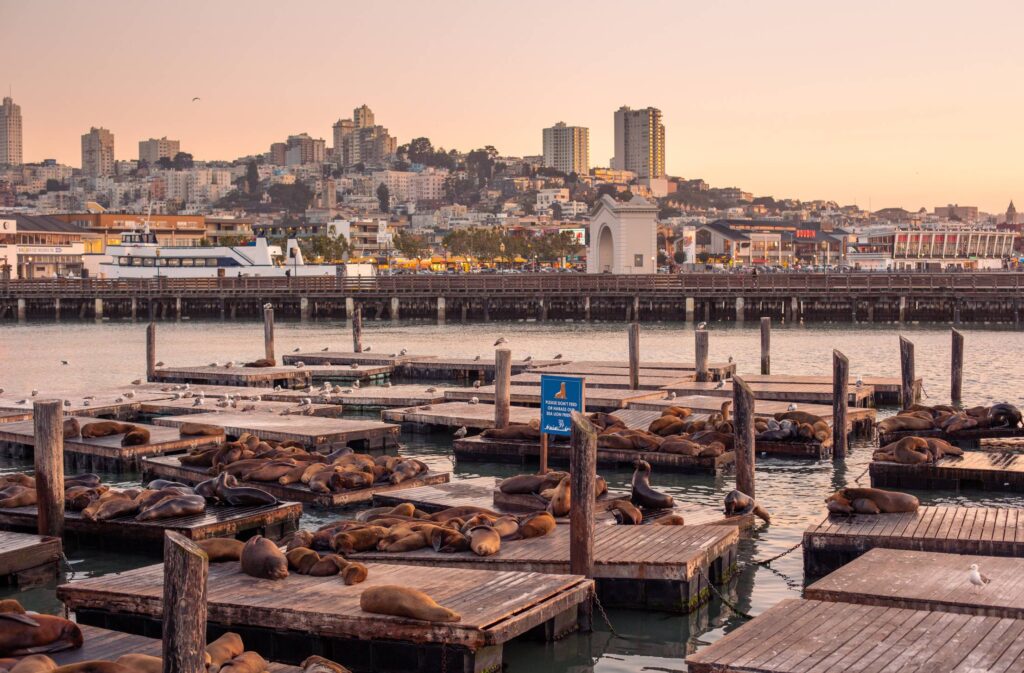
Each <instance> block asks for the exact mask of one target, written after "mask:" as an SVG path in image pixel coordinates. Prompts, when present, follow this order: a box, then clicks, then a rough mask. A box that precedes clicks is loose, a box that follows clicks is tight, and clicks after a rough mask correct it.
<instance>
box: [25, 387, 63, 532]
mask: <svg viewBox="0 0 1024 673" xmlns="http://www.w3.org/2000/svg"><path fill="white" fill-rule="evenodd" d="M32 426H33V428H32V429H33V434H34V435H35V440H34V441H35V446H34V447H33V452H34V453H35V469H36V474H35V477H36V511H37V512H38V515H37V528H38V531H39V534H40V535H52V536H54V537H61V536H63V535H64V403H63V402H62V401H61V400H41V401H38V402H34V403H33V404H32Z"/></svg>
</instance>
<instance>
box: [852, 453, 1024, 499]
mask: <svg viewBox="0 0 1024 673" xmlns="http://www.w3.org/2000/svg"><path fill="white" fill-rule="evenodd" d="M868 468H869V471H870V474H871V485H872V486H875V487H877V488H895V489H919V490H932V489H940V490H953V491H1008V492H1012V493H1022V492H1024V455H1022V454H1019V453H999V452H992V453H989V452H984V451H967V452H966V453H964V455H963V456H947V457H945V458H940V459H939V460H938V462H936V463H935V464H928V463H925V464H922V465H905V464H903V463H891V462H886V461H878V460H876V461H872V462H871V464H870V465H869V466H868Z"/></svg>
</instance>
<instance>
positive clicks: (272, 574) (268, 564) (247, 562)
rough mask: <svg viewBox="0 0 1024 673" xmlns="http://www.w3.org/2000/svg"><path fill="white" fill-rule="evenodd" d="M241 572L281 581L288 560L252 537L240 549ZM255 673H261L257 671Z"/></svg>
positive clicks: (258, 537)
mask: <svg viewBox="0 0 1024 673" xmlns="http://www.w3.org/2000/svg"><path fill="white" fill-rule="evenodd" d="M240 560H241V565H242V572H244V573H245V574H246V575H249V576H250V577H258V578H260V579H265V580H283V579H284V578H285V577H288V559H287V558H285V555H284V554H283V553H282V552H281V550H280V549H279V548H278V547H277V545H276V544H274V543H273V542H271V541H270V540H268V539H267V538H265V537H263V536H262V535H254V536H252V537H251V538H249V540H248V541H247V542H246V543H245V546H244V547H242V556H241V559H240ZM257 673H262V670H261V671H257Z"/></svg>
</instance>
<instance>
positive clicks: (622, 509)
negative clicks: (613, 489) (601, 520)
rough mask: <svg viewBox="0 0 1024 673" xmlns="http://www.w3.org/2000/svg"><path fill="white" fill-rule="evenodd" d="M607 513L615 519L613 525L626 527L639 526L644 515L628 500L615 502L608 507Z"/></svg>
mask: <svg viewBox="0 0 1024 673" xmlns="http://www.w3.org/2000/svg"><path fill="white" fill-rule="evenodd" d="M608 511H609V512H611V513H612V516H613V517H615V523H619V524H625V525H628V526H639V525H640V524H641V523H643V521H644V515H643V514H641V513H640V510H639V509H637V508H636V505H634V504H633V503H631V502H629V501H628V500H615V501H613V502H612V504H611V505H610V506H609V507H608Z"/></svg>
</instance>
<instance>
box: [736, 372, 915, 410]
mask: <svg viewBox="0 0 1024 673" xmlns="http://www.w3.org/2000/svg"><path fill="white" fill-rule="evenodd" d="M850 378H851V379H852V380H853V381H854V382H856V380H857V375H856V374H853V375H851V376H850ZM743 380H744V381H746V382H747V383H770V384H773V385H780V386H800V385H807V384H812V385H829V386H830V385H832V377H831V376H806V375H800V374H744V375H743ZM860 380H861V383H863V384H864V385H865V386H871V387H872V388H873V389H874V391H875V404H899V401H900V388H901V387H902V385H903V383H902V381H901V379H900V377H898V376H861V377H860ZM923 385H924V379H922V378H917V379H915V380H914V386H915V388H916V389H917V390H920V389H921V387H922V386H923Z"/></svg>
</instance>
